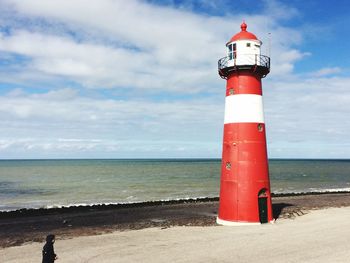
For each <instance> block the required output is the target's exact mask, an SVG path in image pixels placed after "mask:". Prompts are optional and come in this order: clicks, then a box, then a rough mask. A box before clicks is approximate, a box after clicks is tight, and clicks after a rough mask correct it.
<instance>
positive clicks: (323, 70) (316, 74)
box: [310, 67, 342, 77]
mask: <svg viewBox="0 0 350 263" xmlns="http://www.w3.org/2000/svg"><path fill="white" fill-rule="evenodd" d="M341 71H342V70H341V68H339V67H332V68H321V69H319V70H317V71H316V72H312V73H311V74H310V75H311V76H314V77H323V76H328V75H334V74H337V73H340V72H341Z"/></svg>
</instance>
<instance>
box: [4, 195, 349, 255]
mask: <svg viewBox="0 0 350 263" xmlns="http://www.w3.org/2000/svg"><path fill="white" fill-rule="evenodd" d="M272 203H273V214H274V218H275V219H276V220H279V219H281V218H290V219H293V218H296V217H298V216H302V215H304V214H307V213H308V212H309V211H310V210H316V209H324V208H330V207H344V206H350V193H349V192H345V193H339V192H332V193H307V194H306V193H303V194H282V195H280V194H278V195H274V196H273V197H272ZM217 211H218V198H217V197H214V198H202V199H186V200H172V201H156V202H143V203H132V204H121V205H98V206H83V207H69V208H52V209H34V210H17V211H12V212H2V213H0V233H1V235H0V248H1V247H2V248H4V247H11V246H18V245H22V244H23V243H26V242H43V240H44V238H45V237H46V235H47V234H48V233H54V234H56V236H57V239H67V238H73V237H77V236H90V235H99V234H103V233H111V232H115V231H125V230H134V229H144V228H152V227H156V228H161V229H165V228H169V227H174V226H216V223H215V220H216V215H217Z"/></svg>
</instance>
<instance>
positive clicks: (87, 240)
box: [0, 207, 350, 263]
mask: <svg viewBox="0 0 350 263" xmlns="http://www.w3.org/2000/svg"><path fill="white" fill-rule="evenodd" d="M349 222H350V207H346V208H329V209H323V210H317V211H316V210H315V211H312V212H310V213H309V214H307V215H304V216H301V217H298V218H296V219H295V220H292V219H281V220H278V221H277V222H276V223H275V224H268V225H261V226H251V227H247V226H243V227H242V226H241V227H222V226H221V227H220V226H218V227H217V226H211V227H171V228H167V229H160V228H148V229H142V230H134V231H123V232H115V233H111V234H104V235H97V236H86V237H76V238H73V239H67V240H58V241H57V242H56V245H55V247H56V252H57V254H59V257H60V258H59V260H58V261H57V262H258V261H260V260H262V259H263V258H264V257H265V258H266V260H268V261H269V262H318V263H319V262H348V259H349V257H350V242H349V241H350V228H349V226H350V223H349ZM41 246H42V244H40V243H31V244H25V245H23V246H17V247H11V248H6V249H2V250H0V259H1V262H16V263H17V262H40V259H41V258H40V250H41Z"/></svg>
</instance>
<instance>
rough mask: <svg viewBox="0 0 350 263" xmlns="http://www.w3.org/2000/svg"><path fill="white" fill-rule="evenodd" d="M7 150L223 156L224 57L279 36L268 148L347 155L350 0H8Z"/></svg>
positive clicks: (3, 28) (2, 88)
mask: <svg viewBox="0 0 350 263" xmlns="http://www.w3.org/2000/svg"><path fill="white" fill-rule="evenodd" d="M0 9H1V12H0V158H1V159H10V158H168V157H170V158H197V157H198V158H211V157H213V158H220V157H221V146H222V145H221V144H222V128H223V118H224V97H225V81H224V80H222V79H220V77H219V76H218V74H217V60H218V59H219V58H221V57H223V56H225V43H226V42H227V41H228V40H229V39H230V37H231V36H232V35H234V34H235V33H237V32H238V31H239V30H240V24H241V22H242V20H243V19H244V20H245V21H246V23H247V24H248V31H251V32H253V33H255V34H256V35H257V36H258V37H259V39H261V40H262V41H263V43H264V44H263V47H262V50H263V52H264V53H266V52H267V51H268V39H269V37H268V36H269V35H270V36H271V61H272V66H271V73H270V74H269V75H268V76H267V78H265V79H264V80H263V90H264V107H265V120H266V125H267V139H268V152H269V156H270V157H271V158H350V147H349V146H350V140H349V138H348V137H349V136H348V131H349V128H350V122H349V121H348V119H349V117H348V116H350V107H349V104H350V91H349V88H348V87H349V85H350V71H349V62H348V58H349V55H350V54H349V49H348V41H349V40H348V38H349V35H350V32H349V31H350V28H349V26H348V25H349V24H350V17H349V16H348V13H349V11H350V10H349V7H348V3H347V2H346V1H337V2H336V4H334V3H332V2H329V1H299V0H296V1H277V0H276V1H255V2H252V1H225V0H219V1H206V0H203V1H191V0H184V1H170V0H169V1H153V0H151V1H141V0H139V1H136V0H130V1H121V0H120V1H113V0H98V1H97V0H91V1H88V2H87V1H83V0H74V1H72V0H70V1H68V0H51V1H38V0H26V1H21V0H0Z"/></svg>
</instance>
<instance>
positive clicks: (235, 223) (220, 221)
mask: <svg viewBox="0 0 350 263" xmlns="http://www.w3.org/2000/svg"><path fill="white" fill-rule="evenodd" d="M216 223H217V224H218V225H222V226H259V225H262V223H260V222H243V221H227V220H223V219H220V218H219V217H217V218H216ZM269 223H270V224H273V223H275V219H274V220H271V221H270V222H269Z"/></svg>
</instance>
